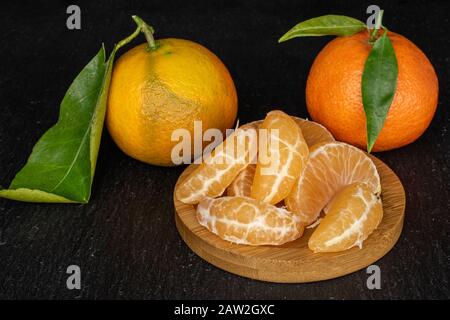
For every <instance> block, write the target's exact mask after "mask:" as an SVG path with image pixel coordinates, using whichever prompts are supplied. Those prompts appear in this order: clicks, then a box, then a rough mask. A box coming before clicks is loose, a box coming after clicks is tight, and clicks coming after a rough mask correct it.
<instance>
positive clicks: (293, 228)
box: [197, 197, 304, 245]
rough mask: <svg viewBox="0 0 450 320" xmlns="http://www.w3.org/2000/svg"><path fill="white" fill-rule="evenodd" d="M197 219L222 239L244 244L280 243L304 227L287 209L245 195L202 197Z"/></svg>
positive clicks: (297, 233) (300, 231) (298, 235)
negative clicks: (214, 197) (249, 215)
mask: <svg viewBox="0 0 450 320" xmlns="http://www.w3.org/2000/svg"><path fill="white" fill-rule="evenodd" d="M244 209H247V211H246V210H244ZM246 214H247V215H248V214H251V217H248V216H247V215H246ZM197 220H198V222H199V223H200V224H201V225H202V226H204V227H205V228H207V229H208V230H209V231H211V232H212V233H214V234H216V235H218V236H219V237H221V238H222V239H224V240H227V241H231V242H234V243H238V244H247V245H280V244H283V243H286V242H289V241H293V240H295V239H297V238H299V237H300V236H301V235H302V233H303V229H304V227H303V225H302V224H301V223H300V222H299V220H298V218H297V217H296V216H294V215H292V214H291V213H290V212H289V211H287V210H285V209H283V208H278V207H275V206H272V205H270V204H267V203H263V202H261V201H258V200H255V199H252V198H247V197H222V198H217V199H212V198H209V199H204V200H202V201H201V202H200V203H199V205H198V207H197ZM239 220H244V221H245V220H248V221H246V222H242V221H239ZM269 220H270V221H271V222H272V225H271V223H270V221H269Z"/></svg>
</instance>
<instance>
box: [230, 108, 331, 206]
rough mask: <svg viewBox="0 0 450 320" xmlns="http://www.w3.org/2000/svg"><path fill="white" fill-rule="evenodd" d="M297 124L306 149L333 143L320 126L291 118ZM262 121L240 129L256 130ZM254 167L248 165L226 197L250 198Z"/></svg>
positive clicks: (328, 134) (325, 130)
mask: <svg viewBox="0 0 450 320" xmlns="http://www.w3.org/2000/svg"><path fill="white" fill-rule="evenodd" d="M291 118H292V119H294V121H295V122H296V123H297V124H298V126H299V127H300V129H301V130H302V135H303V138H304V139H305V141H306V144H307V145H308V147H310V148H311V147H312V146H313V145H315V144H317V143H321V142H333V141H335V140H334V138H333V136H332V135H331V133H330V132H329V131H328V130H327V129H326V128H325V127H324V126H322V125H321V124H318V123H317V122H314V121H309V120H305V119H302V118H297V117H291ZM261 123H262V121H261V120H259V121H254V122H251V123H247V124H244V125H242V126H241V127H240V128H247V127H253V128H255V129H258V128H259V126H260V125H261ZM255 169H256V165H253V164H250V165H248V166H247V168H245V169H244V170H242V171H241V173H239V175H238V176H237V177H236V179H234V181H233V182H232V183H231V185H230V186H229V187H228V188H227V195H228V196H243V197H250V192H251V187H252V183H253V177H254V176H255Z"/></svg>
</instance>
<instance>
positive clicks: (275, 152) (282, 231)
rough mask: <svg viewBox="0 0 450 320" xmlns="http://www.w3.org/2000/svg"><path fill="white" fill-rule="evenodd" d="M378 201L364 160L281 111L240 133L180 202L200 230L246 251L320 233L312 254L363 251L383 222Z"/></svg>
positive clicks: (206, 164)
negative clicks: (310, 230)
mask: <svg viewBox="0 0 450 320" xmlns="http://www.w3.org/2000/svg"><path fill="white" fill-rule="evenodd" d="M243 137H244V138H245V139H243ZM228 145H232V146H233V147H232V148H227V146H228ZM236 145H239V146H241V148H238V147H237V146H236ZM227 150H228V151H227ZM239 150H240V151H241V152H239ZM255 152H256V153H255ZM219 160H220V161H219ZM380 195H381V183H380V177H379V175H378V172H377V169H376V167H375V165H374V163H373V162H372V160H371V159H370V157H369V156H368V155H367V154H366V153H365V152H363V151H361V150H359V149H357V148H355V147H353V146H351V145H348V144H346V143H343V142H336V141H335V139H334V137H333V136H332V135H331V133H330V132H329V131H328V130H327V129H326V128H325V127H323V126H322V125H320V124H318V123H315V122H313V121H308V120H305V119H300V118H296V117H291V116H289V115H287V114H286V113H284V112H282V111H279V110H275V111H271V112H269V113H268V114H267V116H266V118H265V119H264V120H263V121H255V122H252V123H249V124H245V125H243V126H241V127H239V128H238V129H237V130H236V131H235V132H234V133H233V134H232V135H230V136H229V137H228V138H227V139H226V140H225V141H224V142H223V143H222V144H220V145H219V146H218V147H216V149H214V150H213V151H212V153H211V154H209V155H207V156H206V157H205V159H204V161H203V162H202V163H201V164H199V165H197V167H196V168H194V170H192V171H191V173H190V174H188V176H187V177H185V178H183V179H182V180H181V181H180V183H179V186H178V187H177V188H176V194H175V196H176V198H177V199H178V200H179V201H181V202H183V203H186V204H191V205H194V206H196V211H197V220H198V222H199V224H200V225H202V226H204V227H205V228H206V229H208V230H209V231H210V232H212V233H214V234H215V235H217V236H219V237H220V238H222V239H224V240H227V241H230V242H233V243H237V244H241V245H242V244H245V245H254V246H256V245H281V244H283V243H286V242H289V241H294V240H296V239H298V238H300V237H302V235H303V231H304V228H305V227H306V226H311V227H313V226H316V225H318V227H317V229H316V230H315V231H314V232H313V234H312V236H311V237H310V239H309V248H310V249H311V250H312V251H313V252H337V251H343V250H347V249H349V248H351V247H354V246H358V247H360V248H361V247H362V243H363V241H364V240H365V239H367V237H368V236H369V235H370V234H371V233H372V232H373V231H374V230H375V229H376V228H377V227H378V225H379V223H380V221H381V219H382V216H383V208H382V204H381V198H380ZM323 212H326V213H327V214H326V216H325V217H324V218H322V219H320V215H321V214H324V213H323ZM313 224H314V225H313Z"/></svg>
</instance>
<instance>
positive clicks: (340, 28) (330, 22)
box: [278, 14, 366, 42]
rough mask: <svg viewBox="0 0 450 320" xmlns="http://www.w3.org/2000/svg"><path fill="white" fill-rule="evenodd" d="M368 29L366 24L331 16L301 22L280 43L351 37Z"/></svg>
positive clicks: (347, 18)
mask: <svg viewBox="0 0 450 320" xmlns="http://www.w3.org/2000/svg"><path fill="white" fill-rule="evenodd" d="M364 29H366V25H365V24H364V22H361V21H359V20H358V19H354V18H351V17H347V16H339V15H333V14H329V15H326V16H320V17H316V18H312V19H309V20H306V21H303V22H300V23H299V24H297V25H296V26H294V27H293V28H292V29H291V30H289V31H288V32H286V33H285V34H284V35H283V36H282V37H281V38H280V39H279V40H278V42H283V41H286V40H289V39H292V38H295V37H308V36H327V35H335V36H349V35H352V34H355V33H357V32H359V31H362V30H364Z"/></svg>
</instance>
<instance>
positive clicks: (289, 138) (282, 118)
mask: <svg viewBox="0 0 450 320" xmlns="http://www.w3.org/2000/svg"><path fill="white" fill-rule="evenodd" d="M264 129H265V130H264ZM262 130H263V131H262ZM258 134H259V139H264V138H266V141H267V143H266V146H267V149H266V150H261V148H262V147H263V145H264V143H260V146H259V148H260V149H259V150H258V163H257V165H256V172H255V177H254V179H253V184H252V190H251V197H252V198H254V199H257V200H261V201H264V202H267V203H270V204H276V203H278V202H280V201H281V200H283V199H284V198H285V197H286V196H287V195H288V194H289V193H290V191H291V189H292V187H293V186H294V183H295V181H296V180H298V178H299V177H300V175H301V173H302V171H303V169H304V167H305V165H306V162H307V160H308V154H309V149H308V145H307V144H306V142H305V139H304V138H303V135H302V132H301V129H300V127H299V126H298V125H297V124H296V123H295V121H294V120H292V118H291V117H290V116H288V115H287V114H285V113H284V112H282V111H271V112H269V113H268V114H267V117H266V119H265V120H264V122H263V123H262V124H261V126H260V127H259V132H258ZM264 134H265V135H266V136H265V137H263V136H262V135H264ZM260 142H261V140H260Z"/></svg>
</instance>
